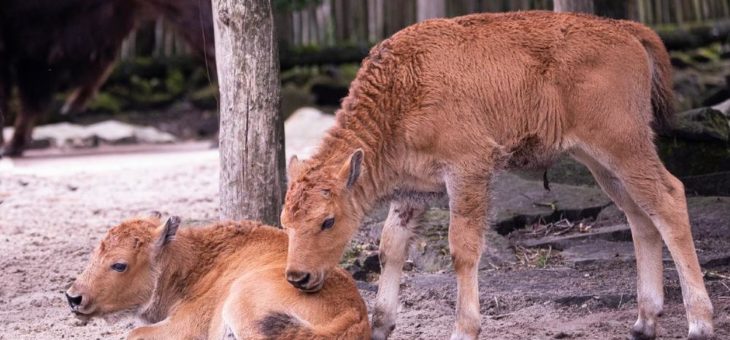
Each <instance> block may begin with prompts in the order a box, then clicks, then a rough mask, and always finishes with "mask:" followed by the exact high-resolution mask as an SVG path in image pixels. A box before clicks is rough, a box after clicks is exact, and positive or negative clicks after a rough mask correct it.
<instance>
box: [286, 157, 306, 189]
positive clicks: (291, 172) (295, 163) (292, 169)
mask: <svg viewBox="0 0 730 340" xmlns="http://www.w3.org/2000/svg"><path fill="white" fill-rule="evenodd" d="M301 171H302V162H301V161H300V160H299V158H297V155H294V156H291V158H290V159H289V166H288V167H287V168H286V175H287V177H288V179H289V183H291V182H292V181H293V180H294V179H296V178H297V176H299V173H300V172H301Z"/></svg>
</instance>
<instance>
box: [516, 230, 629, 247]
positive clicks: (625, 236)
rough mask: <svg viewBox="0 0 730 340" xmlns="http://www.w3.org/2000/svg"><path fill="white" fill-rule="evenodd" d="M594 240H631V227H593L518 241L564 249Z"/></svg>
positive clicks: (524, 244)
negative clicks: (565, 233) (575, 231)
mask: <svg viewBox="0 0 730 340" xmlns="http://www.w3.org/2000/svg"><path fill="white" fill-rule="evenodd" d="M595 240H605V241H612V242H622V241H624V242H626V241H629V242H630V241H631V228H630V227H629V226H628V225H627V224H620V225H615V226H610V227H602V228H594V229H591V230H590V231H589V232H587V233H577V234H568V235H560V236H547V237H541V238H537V239H528V240H524V241H522V242H520V244H521V245H523V246H525V247H528V248H533V247H552V248H554V249H557V250H564V249H567V248H570V247H571V246H575V245H582V244H586V243H589V242H592V241H595Z"/></svg>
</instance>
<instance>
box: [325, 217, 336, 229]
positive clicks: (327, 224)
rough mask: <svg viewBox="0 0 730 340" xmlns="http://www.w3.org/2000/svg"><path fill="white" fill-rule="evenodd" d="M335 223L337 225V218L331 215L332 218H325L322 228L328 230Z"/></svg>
mask: <svg viewBox="0 0 730 340" xmlns="http://www.w3.org/2000/svg"><path fill="white" fill-rule="evenodd" d="M333 225H335V218H334V217H330V218H328V219H326V220H324V222H322V230H327V229H329V228H332V226H333Z"/></svg>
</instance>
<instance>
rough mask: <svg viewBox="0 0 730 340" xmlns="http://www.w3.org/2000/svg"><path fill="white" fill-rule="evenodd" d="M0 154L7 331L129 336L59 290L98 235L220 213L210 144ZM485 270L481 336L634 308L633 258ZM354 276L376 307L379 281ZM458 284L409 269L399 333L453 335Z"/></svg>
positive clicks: (718, 219) (576, 330)
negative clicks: (84, 314) (160, 217)
mask: <svg viewBox="0 0 730 340" xmlns="http://www.w3.org/2000/svg"><path fill="white" fill-rule="evenodd" d="M136 151H139V150H136ZM2 162H3V163H0V202H1V203H0V254H2V256H1V257H0V270H1V271H2V278H1V279H0V280H1V282H0V339H62V338H79V339H107V338H112V339H115V338H123V337H124V336H125V334H126V332H127V331H129V330H130V329H131V328H132V327H133V325H134V324H135V320H134V318H132V317H130V316H121V317H117V318H114V320H112V322H109V323H108V322H106V321H104V320H94V321H91V322H90V323H88V324H86V325H81V324H79V323H78V321H77V320H76V319H75V318H74V317H73V316H72V315H71V313H69V311H68V308H67V305H66V303H65V301H64V300H63V295H62V292H63V291H64V290H65V289H66V288H67V287H68V286H69V285H70V283H71V282H72V281H73V279H74V277H75V276H76V275H77V274H78V273H79V272H80V271H81V270H82V269H83V266H84V264H85V262H86V260H87V259H88V256H89V253H90V252H91V250H92V248H93V247H94V246H95V245H96V243H97V242H98V240H99V238H100V237H101V236H103V234H104V233H105V231H106V230H107V228H108V227H110V226H112V225H113V224H116V223H118V222H119V221H120V220H121V219H123V218H126V217H129V216H132V215H136V214H143V213H146V212H148V211H150V210H153V209H154V210H159V211H161V212H163V213H164V214H178V215H181V216H183V217H184V218H186V219H187V221H188V222H191V221H192V222H195V221H204V220H211V219H214V218H216V217H217V215H218V212H217V206H218V196H217V190H218V183H217V178H218V175H217V171H218V161H217V157H216V156H215V151H209V150H207V149H206V148H205V147H203V146H199V147H190V148H187V149H186V148H181V149H179V150H167V151H165V152H159V150H157V151H156V152H155V153H129V154H125V155H111V156H89V155H87V156H83V157H80V158H63V157H61V158H55V159H50V158H37V159H34V158H29V159H27V160H25V161H23V162H17V163H13V164H10V163H8V162H6V161H2ZM701 208H702V207H698V208H697V209H701ZM698 211H700V210H698ZM726 217H727V216H726V215H722V214H715V215H713V212H712V211H708V212H703V213H702V214H701V215H700V216H695V217H693V222H695V223H700V224H701V228H700V229H701V230H707V233H708V235H709V236H708V238H712V237H713V236H712V235H713V234H712V232H717V231H718V230H719V229H722V228H724V230H727V229H730V227H729V226H728V222H727V219H726ZM702 226H705V228H702ZM719 235H726V234H723V233H721V234H719ZM717 238H718V236H717V235H715V236H714V239H715V242H720V243H719V246H718V247H722V246H725V249H729V248H730V247H728V245H730V240H728V239H720V240H717ZM699 242H704V241H702V240H700V241H699ZM729 251H730V250H729ZM713 270H714V271H716V272H717V273H721V274H722V273H724V274H725V275H727V274H728V272H730V267H729V266H728V265H727V264H720V265H718V266H715V268H713ZM665 274H666V283H667V288H666V291H667V308H666V311H665V315H664V317H663V318H662V319H661V321H660V330H659V332H660V334H661V336H662V338H682V337H684V336H685V334H686V321H685V316H684V310H683V308H682V305H681V295H680V291H679V288H678V287H679V286H678V281H677V278H676V272H675V271H674V269H673V266H672V265H669V266H667V269H666V270H665ZM480 281H481V290H480V292H481V300H482V315H483V322H482V326H483V333H482V336H481V338H483V339H571V338H573V339H624V338H625V336H626V334H627V331H628V329H629V327H630V325H631V324H632V323H633V320H634V318H635V314H636V311H635V308H636V303H635V288H634V287H635V284H634V281H635V272H634V266H633V264H632V263H631V262H620V261H617V262H615V263H608V264H606V263H603V264H601V265H600V266H591V265H587V266H581V267H578V268H571V267H568V266H564V265H562V264H560V263H557V264H553V265H549V266H547V267H545V268H525V267H521V266H510V267H504V268H501V269H494V268H492V267H485V268H484V270H482V272H481V275H480ZM359 284H360V287H361V292H362V294H363V296H364V297H365V298H366V300H367V302H368V304H369V307H371V306H372V305H371V304H372V302H373V300H374V296H375V291H376V286H375V285H374V284H373V283H367V282H360V283H359ZM707 284H708V287H709V289H710V292H711V298H712V300H713V303H714V305H715V311H716V321H715V322H716V327H717V331H718V332H717V333H718V339H730V319H729V318H728V314H729V313H730V281H728V280H723V279H715V280H710V281H708V282H707ZM455 292H456V287H455V282H454V278H453V275H452V274H451V273H450V272H449V270H448V269H446V270H444V271H436V272H425V271H424V270H422V269H421V268H416V269H415V270H414V271H411V272H408V273H407V274H406V277H405V278H404V280H403V295H402V298H401V307H400V313H399V320H398V327H397V329H396V331H395V334H394V338H395V339H444V338H447V337H448V335H449V333H450V330H451V325H452V323H453V319H454V317H453V314H454V312H453V310H454V298H455Z"/></svg>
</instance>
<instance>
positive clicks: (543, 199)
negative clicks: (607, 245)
mask: <svg viewBox="0 0 730 340" xmlns="http://www.w3.org/2000/svg"><path fill="white" fill-rule="evenodd" d="M609 204H611V200H610V199H609V198H608V197H607V196H606V195H605V194H604V193H603V191H602V190H601V189H600V188H598V187H595V186H581V185H566V184H555V183H554V184H552V185H551V190H550V191H547V190H545V189H544V188H543V184H542V182H541V181H530V180H526V179H523V178H521V177H520V176H517V175H515V174H512V173H502V174H500V175H499V176H497V178H496V179H495V181H494V185H493V199H492V212H493V213H494V214H495V218H494V223H493V225H494V226H495V228H496V230H497V232H499V234H501V235H507V234H509V233H510V232H512V231H514V230H516V229H520V228H524V227H525V225H528V224H532V223H536V222H538V221H542V222H555V221H558V220H561V219H564V218H565V219H569V220H581V219H595V218H596V216H598V214H599V213H600V212H601V210H602V209H603V208H605V207H606V206H608V205H609Z"/></svg>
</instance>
